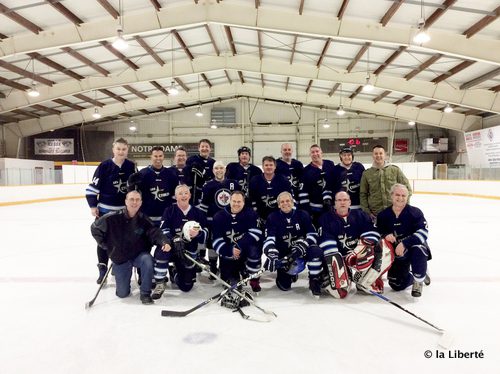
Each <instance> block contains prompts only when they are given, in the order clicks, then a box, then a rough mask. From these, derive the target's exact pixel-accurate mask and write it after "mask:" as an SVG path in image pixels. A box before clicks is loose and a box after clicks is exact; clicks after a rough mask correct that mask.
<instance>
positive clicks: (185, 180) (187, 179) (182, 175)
mask: <svg viewBox="0 0 500 374" xmlns="http://www.w3.org/2000/svg"><path fill="white" fill-rule="evenodd" d="M168 171H169V172H170V177H169V179H170V181H171V184H172V185H174V186H177V185H179V184H185V185H187V186H189V187H193V183H192V181H191V175H190V174H189V173H188V172H189V170H186V168H185V167H184V168H182V169H179V168H177V166H175V165H172V166H170V167H169V168H168Z"/></svg>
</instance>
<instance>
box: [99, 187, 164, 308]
mask: <svg viewBox="0 0 500 374" xmlns="http://www.w3.org/2000/svg"><path fill="white" fill-rule="evenodd" d="M141 203H142V199H141V194H140V192H139V191H130V192H129V193H127V197H126V198H125V208H124V209H122V210H116V211H113V212H110V213H108V214H105V215H104V216H102V217H100V218H98V219H97V220H96V221H94V223H93V224H92V226H91V232H92V236H93V237H94V239H95V240H96V241H97V243H98V244H99V246H100V247H101V248H103V249H104V250H107V251H108V254H109V257H110V259H111V261H113V271H114V274H115V279H116V296H118V297H127V296H128V295H129V294H130V279H131V277H132V267H136V268H138V269H140V271H141V274H142V282H141V285H140V290H141V296H140V299H141V301H142V303H143V304H152V303H153V300H152V299H151V284H152V280H153V258H152V257H151V254H150V251H151V246H152V245H157V246H158V247H159V248H161V250H163V251H165V252H169V251H170V248H171V247H170V244H171V243H170V240H169V239H168V238H167V237H166V236H165V235H164V234H163V233H162V232H161V230H160V229H159V228H157V227H155V226H154V224H153V222H151V221H150V220H149V219H148V218H147V217H146V216H145V215H144V214H143V213H142V212H139V208H140V207H141Z"/></svg>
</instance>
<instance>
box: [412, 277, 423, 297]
mask: <svg viewBox="0 0 500 374" xmlns="http://www.w3.org/2000/svg"><path fill="white" fill-rule="evenodd" d="M423 284H424V282H417V281H414V282H413V287H412V288H411V295H412V296H413V297H420V296H422V288H423V287H422V285H423Z"/></svg>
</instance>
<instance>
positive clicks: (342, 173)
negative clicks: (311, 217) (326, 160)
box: [332, 161, 365, 206]
mask: <svg viewBox="0 0 500 374" xmlns="http://www.w3.org/2000/svg"><path fill="white" fill-rule="evenodd" d="M364 171H365V167H364V166H363V164H361V163H359V162H357V161H354V162H353V163H352V164H351V166H350V167H349V168H346V167H345V166H344V165H342V164H337V165H335V166H334V168H333V183H334V185H333V187H332V191H333V196H335V194H336V193H337V192H339V191H345V192H347V193H348V194H349V197H350V198H351V205H353V206H360V204H361V202H360V200H359V187H360V182H361V175H362V174H363V172H364Z"/></svg>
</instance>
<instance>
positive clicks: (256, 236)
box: [212, 191, 262, 292]
mask: <svg viewBox="0 0 500 374" xmlns="http://www.w3.org/2000/svg"><path fill="white" fill-rule="evenodd" d="M212 227H213V245H214V249H215V251H216V252H217V254H218V255H219V256H220V257H219V259H220V274H221V278H222V279H224V280H225V281H226V282H228V283H230V284H235V283H237V282H238V281H239V280H240V277H241V276H243V278H245V277H246V275H247V274H248V275H251V274H254V273H257V272H258V271H259V270H260V267H261V257H262V248H261V246H260V241H261V238H262V231H261V230H260V229H259V228H258V217H257V213H255V212H254V211H253V210H252V209H251V208H248V207H245V195H244V193H243V192H242V191H234V192H233V193H232V194H231V199H230V201H229V207H226V208H225V209H223V210H221V211H219V212H217V213H216V214H215V216H214V220H213V226H212ZM250 286H251V287H252V291H254V292H259V291H260V289H261V288H260V280H259V278H254V279H252V280H250Z"/></svg>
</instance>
